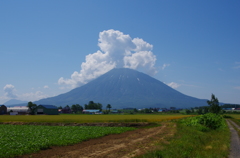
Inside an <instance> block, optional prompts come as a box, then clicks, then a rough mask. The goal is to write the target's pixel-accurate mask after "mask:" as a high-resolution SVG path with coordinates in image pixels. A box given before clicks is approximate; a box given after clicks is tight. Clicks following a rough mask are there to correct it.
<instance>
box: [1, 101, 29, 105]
mask: <svg viewBox="0 0 240 158" xmlns="http://www.w3.org/2000/svg"><path fill="white" fill-rule="evenodd" d="M25 103H26V104H27V101H21V100H17V99H11V100H9V101H7V102H5V103H4V105H6V106H12V105H17V104H25Z"/></svg>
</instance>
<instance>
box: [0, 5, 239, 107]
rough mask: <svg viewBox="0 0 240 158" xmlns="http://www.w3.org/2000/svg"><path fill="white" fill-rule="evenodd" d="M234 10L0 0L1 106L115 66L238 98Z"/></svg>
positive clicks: (188, 89)
mask: <svg viewBox="0 0 240 158" xmlns="http://www.w3.org/2000/svg"><path fill="white" fill-rule="evenodd" d="M239 8H240V1H238V0H232V1H227V0H225V1H222V0H218V1H192V0H188V1H187V0H183V1H176V0H175V1H166V0H151V1H146V0H144V1H143V0H131V1H129V0H121V1H113V0H102V1H97V0H82V1H78V0H72V1H61V0H51V1H47V0H42V1H31V0H22V1H13V0H9V1H0V21H1V24H0V59H1V68H0V74H1V77H0V104H2V103H4V102H6V101H8V100H10V99H12V98H15V99H19V100H26V101H35V100H39V99H41V98H44V97H51V96H55V95H58V94H61V93H65V92H67V91H69V90H71V89H72V88H74V87H76V86H81V85H83V84H84V83H87V82H89V81H90V80H91V79H93V78H96V77H98V76H99V75H101V74H102V73H104V72H106V71H108V70H109V69H111V68H112V67H114V66H115V67H130V68H134V69H136V70H139V71H143V72H145V73H147V72H148V74H150V75H152V76H153V77H154V78H156V79H158V80H160V81H162V82H164V83H165V84H168V85H169V86H171V87H173V88H175V89H176V90H178V91H180V92H182V93H184V94H186V95H190V96H193V97H197V98H201V99H210V97H211V94H212V93H213V94H215V95H216V97H218V99H219V101H221V102H225V103H236V104H240V10H239ZM114 37H116V38H118V37H119V38H118V39H114ZM120 39H121V40H122V41H121V42H120V41H119V40H120ZM107 44H112V45H111V47H110V46H108V45H107ZM137 46H139V49H138V50H137V48H135V47H137ZM140 47H141V48H140ZM121 50H124V51H125V52H124V53H125V54H121V53H122V52H121ZM120 54H121V55H120ZM87 55H88V57H89V59H86V56H87ZM123 58H124V60H123ZM127 59H128V60H127ZM93 60H94V62H96V63H93ZM126 62H128V64H126ZM134 64H135V65H134ZM136 64H138V66H136ZM94 65H95V67H94ZM99 67H101V68H102V69H101V70H100V69H99ZM81 70H82V71H81ZM148 70H149V71H148ZM150 70H151V72H152V73H149V72H150ZM153 71H154V72H153ZM71 76H72V77H71Z"/></svg>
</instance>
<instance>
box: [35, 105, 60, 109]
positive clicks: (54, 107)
mask: <svg viewBox="0 0 240 158" xmlns="http://www.w3.org/2000/svg"><path fill="white" fill-rule="evenodd" d="M38 106H43V107H45V108H46V109H58V108H57V107H56V106H54V105H38Z"/></svg>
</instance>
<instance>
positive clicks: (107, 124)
mask: <svg viewBox="0 0 240 158" xmlns="http://www.w3.org/2000/svg"><path fill="white" fill-rule="evenodd" d="M0 124H11V125H39V126H103V127H143V126H149V125H151V123H148V122H137V123H132V122H127V123H124V122H120V123H116V122H113V123H112V122H108V123H48V122H0Z"/></svg>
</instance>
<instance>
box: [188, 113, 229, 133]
mask: <svg viewBox="0 0 240 158" xmlns="http://www.w3.org/2000/svg"><path fill="white" fill-rule="evenodd" d="M183 122H184V123H185V124H186V125H187V126H195V127H197V128H198V129H199V130H200V131H208V130H209V129H213V130H216V129H218V128H221V127H223V126H225V123H224V119H223V117H222V116H221V115H218V114H214V113H207V114H204V115H200V116H195V117H190V118H187V119H185V120H184V121H183Z"/></svg>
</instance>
